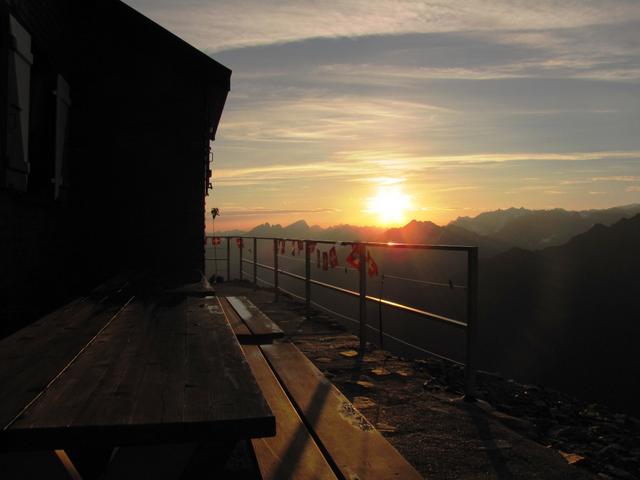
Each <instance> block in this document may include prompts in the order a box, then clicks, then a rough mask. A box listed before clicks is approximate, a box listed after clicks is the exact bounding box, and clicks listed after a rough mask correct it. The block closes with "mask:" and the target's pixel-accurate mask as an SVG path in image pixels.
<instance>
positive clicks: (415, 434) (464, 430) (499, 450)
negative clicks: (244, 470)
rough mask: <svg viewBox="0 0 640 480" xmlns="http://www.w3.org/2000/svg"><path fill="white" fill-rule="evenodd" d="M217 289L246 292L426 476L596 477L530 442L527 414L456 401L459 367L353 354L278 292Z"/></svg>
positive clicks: (345, 336) (337, 333) (334, 327)
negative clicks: (509, 413)
mask: <svg viewBox="0 0 640 480" xmlns="http://www.w3.org/2000/svg"><path fill="white" fill-rule="evenodd" d="M216 293H217V295H222V296H224V295H245V296H247V297H248V298H249V299H250V300H251V301H252V302H253V303H254V304H255V305H257V306H258V307H259V308H260V309H261V310H262V311H263V312H264V313H266V314H267V315H268V316H269V317H270V318H271V319H272V320H274V321H275V322H276V323H277V324H278V325H279V326H280V327H281V328H282V329H283V330H284V331H285V333H286V335H287V337H288V338H289V339H290V340H291V341H293V342H294V343H295V344H296V345H297V346H298V347H299V348H300V350H302V352H304V353H305V355H307V357H309V358H310V359H311V360H312V361H313V363H314V364H315V365H316V366H317V367H318V368H319V369H320V370H321V371H322V372H323V373H324V374H325V375H326V376H327V377H328V378H329V380H331V382H333V383H334V384H335V385H336V386H337V387H338V388H339V389H340V390H341V391H342V393H343V394H344V395H345V396H346V397H348V398H349V399H350V400H351V401H352V402H353V403H354V405H355V406H356V408H358V409H359V410H360V411H361V412H362V413H363V414H364V415H365V416H366V417H367V418H368V420H369V421H370V422H371V423H372V424H373V425H375V426H376V427H377V428H378V429H379V430H380V431H381V432H382V433H383V435H384V436H385V437H386V438H387V439H388V440H389V441H390V442H391V443H392V444H393V445H394V446H395V447H396V449H397V450H398V451H399V452H400V453H401V454H402V455H404V456H405V458H407V460H408V461H409V462H410V463H412V464H413V465H414V466H415V467H416V468H417V469H418V471H420V473H421V474H422V475H424V476H425V477H426V478H434V479H476V478H478V479H480V478H481V479H494V478H495V479H507V478H527V479H529V478H541V479H588V478H595V475H594V474H592V473H590V472H589V471H587V470H586V469H584V468H581V467H580V466H578V465H574V464H573V462H575V461H576V460H580V461H578V462H577V463H578V464H579V463H580V462H583V461H584V460H583V459H582V457H581V456H570V455H566V454H565V455H563V454H561V453H559V451H557V450H556V449H554V448H551V447H550V446H546V445H543V444H541V443H538V442H536V441H534V440H533V439H532V438H536V433H535V432H534V431H531V427H532V426H531V425H530V422H528V421H527V420H523V419H522V418H518V417H515V416H511V415H507V414H505V413H503V412H498V411H497V410H495V409H494V408H492V407H491V406H490V405H489V404H488V403H486V402H478V403H476V404H469V403H466V402H464V401H461V400H459V399H460V397H461V395H462V380H463V372H462V369H461V368H459V367H456V366H453V365H449V364H446V363H445V362H442V361H440V360H435V359H413V360H409V359H403V358H400V357H398V356H395V355H392V354H390V353H389V352H386V351H383V350H373V349H372V350H370V351H368V352H367V353H366V354H365V355H364V358H361V357H360V356H354V353H355V350H356V349H357V347H358V339H357V337H356V336H354V335H352V334H350V333H348V332H347V331H346V330H345V329H344V328H343V327H342V326H341V325H340V324H339V323H338V321H337V320H336V319H334V318H332V317H331V316H329V315H327V314H325V313H322V312H318V311H314V312H313V313H312V315H311V316H310V318H308V319H307V318H305V309H304V305H301V304H300V303H298V302H295V301H293V300H292V299H290V298H289V297H287V296H285V295H282V294H281V295H280V299H279V301H278V302H275V301H274V295H273V293H272V291H270V290H267V289H260V288H259V289H254V288H253V285H252V284H250V283H246V282H244V283H243V282H229V283H222V284H218V285H216ZM485 380H486V379H485ZM494 380H495V379H494ZM481 381H482V380H481ZM489 381H491V379H489ZM500 381H501V382H503V383H509V382H508V381H505V380H502V379H500ZM485 383H486V381H485ZM480 387H481V388H482V383H481V385H480ZM516 430H518V431H516ZM523 433H524V435H523ZM527 437H529V438H527ZM538 440H539V439H538Z"/></svg>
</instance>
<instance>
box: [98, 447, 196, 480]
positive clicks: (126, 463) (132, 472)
mask: <svg viewBox="0 0 640 480" xmlns="http://www.w3.org/2000/svg"><path fill="white" fill-rule="evenodd" d="M196 447H197V445H196V444H195V443H184V444H166V445H150V446H135V447H120V448H118V449H117V450H116V452H115V453H114V455H113V458H112V459H111V462H110V463H109V466H108V468H107V473H106V475H105V477H104V478H105V480H116V479H118V480H119V479H122V480H128V479H131V480H140V479H147V478H148V479H157V480H176V479H179V478H181V476H182V472H183V471H184V469H185V468H186V467H187V466H188V465H189V461H190V460H191V456H192V455H193V452H194V451H195V449H196Z"/></svg>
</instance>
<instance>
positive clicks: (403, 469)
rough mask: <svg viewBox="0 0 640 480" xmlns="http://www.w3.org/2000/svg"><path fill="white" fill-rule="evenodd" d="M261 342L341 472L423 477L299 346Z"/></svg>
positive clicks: (359, 476) (346, 474)
mask: <svg viewBox="0 0 640 480" xmlns="http://www.w3.org/2000/svg"><path fill="white" fill-rule="evenodd" d="M260 348H261V350H262V352H263V354H264V356H265V357H266V359H267V361H268V363H269V365H270V367H271V369H272V370H273V372H274V373H275V375H276V377H277V378H278V381H279V382H280V385H282V387H283V389H284V391H285V392H286V393H287V396H288V397H289V399H290V400H291V402H292V403H293V405H294V406H295V408H296V411H297V412H298V413H299V415H300V416H301V417H302V418H303V420H304V423H305V425H306V427H307V429H308V430H309V432H312V435H313V437H314V438H315V439H316V441H317V443H318V446H319V447H320V448H321V449H322V451H323V452H324V454H325V457H326V458H327V459H328V461H329V462H330V464H331V465H332V466H333V468H334V469H335V470H336V471H337V473H338V475H339V476H340V477H342V478H347V479H356V478H357V479H367V480H369V479H392V478H393V479H403V480H405V479H407V480H411V479H421V478H423V477H422V476H421V475H420V474H419V473H418V472H417V471H416V470H415V468H414V467H413V466H412V465H411V464H409V462H407V460H406V459H405V458H404V457H403V456H402V455H400V453H398V451H397V450H396V449H395V448H394V447H393V446H392V445H391V444H390V443H389V442H387V440H385V438H384V437H383V436H382V435H381V434H380V432H378V431H377V430H376V429H375V428H374V427H373V426H372V425H371V424H370V423H369V421H367V419H366V418H365V417H364V416H363V415H362V414H361V413H360V412H358V410H356V408H355V407H354V406H353V405H352V404H351V402H349V400H348V399H347V398H346V397H345V396H344V395H343V394H342V393H340V391H339V390H338V389H337V388H336V387H335V386H334V385H333V384H332V383H331V382H330V381H329V380H327V378H326V377H325V376H324V375H323V374H322V372H320V370H318V369H317V368H316V367H315V365H313V363H311V361H310V360H309V359H308V358H307V357H306V356H305V355H304V354H303V353H302V352H301V351H300V350H299V349H298V347H296V346H295V345H294V344H292V343H274V344H272V345H262V346H261V347H260ZM299 478H308V477H299ZM310 478H313V477H310Z"/></svg>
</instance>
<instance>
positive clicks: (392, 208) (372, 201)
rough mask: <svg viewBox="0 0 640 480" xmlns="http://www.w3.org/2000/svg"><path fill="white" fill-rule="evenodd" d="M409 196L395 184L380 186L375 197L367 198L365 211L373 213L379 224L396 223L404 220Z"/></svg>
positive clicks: (409, 204) (408, 205) (408, 207)
mask: <svg viewBox="0 0 640 480" xmlns="http://www.w3.org/2000/svg"><path fill="white" fill-rule="evenodd" d="M411 208H412V205H411V197H410V196H409V195H407V194H405V193H404V192H403V191H402V189H400V188H399V187H397V186H393V187H380V188H379V189H378V192H377V193H376V196H375V197H370V198H368V199H367V210H366V211H367V212H368V213H370V214H372V215H375V216H376V217H377V219H378V223H379V224H381V225H389V224H398V223H402V222H404V221H405V220H406V218H405V213H406V211H407V210H409V209H411Z"/></svg>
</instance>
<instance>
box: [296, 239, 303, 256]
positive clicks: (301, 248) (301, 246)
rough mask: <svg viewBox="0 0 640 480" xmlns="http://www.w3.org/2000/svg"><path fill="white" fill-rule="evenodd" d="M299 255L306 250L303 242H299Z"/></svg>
mask: <svg viewBox="0 0 640 480" xmlns="http://www.w3.org/2000/svg"><path fill="white" fill-rule="evenodd" d="M297 243H298V253H299V252H301V251H302V250H304V242H303V241H302V240H298V242H297Z"/></svg>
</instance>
